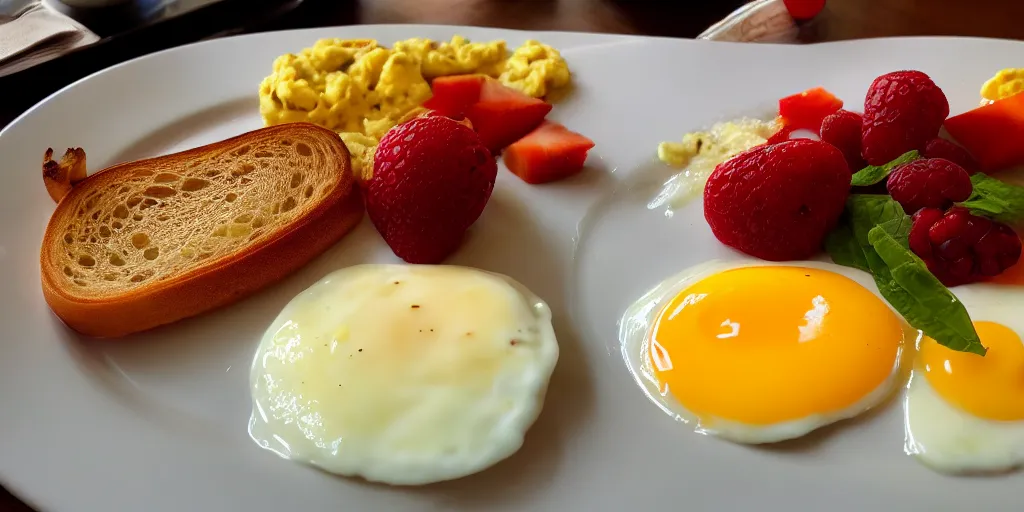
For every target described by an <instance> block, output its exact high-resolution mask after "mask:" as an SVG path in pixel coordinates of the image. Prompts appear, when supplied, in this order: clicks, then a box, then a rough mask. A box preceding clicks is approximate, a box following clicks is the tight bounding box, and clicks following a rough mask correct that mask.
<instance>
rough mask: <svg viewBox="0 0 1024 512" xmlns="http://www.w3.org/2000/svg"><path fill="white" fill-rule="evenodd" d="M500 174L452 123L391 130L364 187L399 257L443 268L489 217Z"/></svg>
mask: <svg viewBox="0 0 1024 512" xmlns="http://www.w3.org/2000/svg"><path fill="white" fill-rule="evenodd" d="M497 173H498V167H497V164H496V163H495V161H494V157H493V156H491V153H490V151H488V150H487V148H486V147H484V145H483V143H482V142H481V141H480V137H479V136H477V134H476V132H474V131H473V130H472V129H470V128H467V127H466V126H464V125H462V124H460V123H458V122H457V121H454V120H452V119H450V118H447V117H441V116H428V117H419V118H416V119H413V120H411V121H409V122H407V123H404V124H400V125H398V126H396V127H394V128H392V129H391V130H390V131H389V132H388V133H387V134H386V135H384V138H382V139H381V141H380V145H378V146H377V152H376V154H375V156H374V165H373V177H372V178H370V179H369V180H368V181H367V182H366V183H364V184H363V195H364V198H365V201H366V212H367V214H368V215H369V217H370V220H371V221H372V222H373V225H374V226H375V227H376V228H377V231H378V232H380V234H381V236H382V237H384V241H385V242H387V244H388V246H390V247H391V250H392V251H394V253H395V255H397V256H398V257H399V258H402V259H403V260H405V261H407V262H409V263H439V262H441V261H442V260H444V259H445V258H446V257H447V256H448V255H449V254H451V253H452V252H454V251H455V249H457V248H458V247H459V244H460V243H461V242H462V238H463V235H464V234H465V232H466V230H467V229H469V227H470V226H471V225H472V224H473V223H474V222H476V219H477V218H478V217H479V216H480V213H481V212H483V210H484V206H485V205H486V204H487V200H488V199H489V198H490V197H491V190H492V189H493V188H494V179H495V176H496V175H497Z"/></svg>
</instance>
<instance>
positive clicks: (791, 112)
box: [779, 87, 843, 133]
mask: <svg viewBox="0 0 1024 512" xmlns="http://www.w3.org/2000/svg"><path fill="white" fill-rule="evenodd" d="M841 108H843V100H841V99H839V98H837V97H835V96H834V95H833V94H832V93H830V92H828V91H826V90H825V89H823V88H821V87H815V88H813V89H808V90H806V91H804V92H801V93H798V94H794V95H792V96H786V97H785V98H782V99H780V100H779V118H780V119H781V121H782V125H783V126H785V127H786V128H787V129H789V130H810V131H812V132H816V133H817V132H818V130H819V129H821V122H822V121H823V120H824V119H825V118H826V117H828V116H830V115H832V114H834V113H836V112H837V111H839V109H841Z"/></svg>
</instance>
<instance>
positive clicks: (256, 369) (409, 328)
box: [249, 265, 558, 485]
mask: <svg viewBox="0 0 1024 512" xmlns="http://www.w3.org/2000/svg"><path fill="white" fill-rule="evenodd" d="M557 359H558V344H557V341H556V339H555V333H554V329H553V327H552V325H551V310H550V309H549V308H548V306H547V305H546V304H545V303H544V301H543V300H541V299H540V298H539V297H537V296H535V295H533V294H532V293H531V292H530V291H529V290H527V289H526V288H525V287H524V286H523V285H521V284H519V283H518V282H516V281H514V280H512V279H510V278H508V277H505V276H502V275H498V274H492V273H489V272H484V271H481V270H477V269H472V268H466V267H454V266H430V265H357V266H353V267H348V268H345V269H342V270H339V271H336V272H334V273H332V274H329V275H328V276H326V277H325V278H324V279H323V280H321V281H319V282H318V283H316V284H314V285H313V286H311V287H310V288H308V289H307V290H305V291H304V292H302V293H301V294H299V295H298V296H296V297H295V298H294V299H293V300H292V301H291V302H289V303H288V305H286V306H285V307H284V309H283V310H282V311H281V313H280V314H279V315H278V317H277V318H276V319H275V320H274V322H273V323H272V324H271V326H270V327H269V328H268V329H267V331H266V334H265V335H264V336H263V339H262V341H261V343H260V346H259V349H258V350H257V352H256V355H255V357H254V360H253V365H252V370H251V374H250V384H251V387H250V390H251V393H252V400H253V413H252V417H251V419H250V422H249V433H250V436H251V437H252V439H253V440H254V441H256V443H257V444H259V446H261V447H263V448H265V449H267V450H271V451H273V452H275V453H277V454H278V455H280V456H281V457H284V458H287V459H291V460H294V461H297V462H303V463H307V464H310V465H313V466H316V467H319V468H321V469H323V470H325V471H328V472H331V473H336V474H340V475H346V476H360V477H363V478H365V479H367V480H371V481H377V482H383V483H389V484H394V485H419V484H427V483H431V482H437V481H442V480H449V479H454V478H459V477H462V476H466V475H469V474H472V473H475V472H478V471H481V470H483V469H485V468H487V467H489V466H491V465H493V464H495V463H497V462H499V461H501V460H502V459H505V458H506V457H508V456H510V455H512V454H513V453H515V452H516V451H517V450H518V449H519V448H520V447H521V446H522V444H523V438H524V435H525V433H526V431H527V429H529V427H530V426H531V425H532V424H533V422H534V421H535V420H536V419H537V416H538V415H539V413H540V411H541V408H542V406H543V401H544V395H545V393H546V390H547V385H548V381H549V379H550V377H551V373H552V371H553V370H554V367H555V363H556V361H557Z"/></svg>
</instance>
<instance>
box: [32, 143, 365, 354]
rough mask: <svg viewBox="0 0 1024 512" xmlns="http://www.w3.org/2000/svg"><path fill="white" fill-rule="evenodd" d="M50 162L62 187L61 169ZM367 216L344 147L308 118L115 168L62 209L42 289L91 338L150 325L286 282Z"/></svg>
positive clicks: (53, 224) (70, 194) (43, 259)
mask: <svg viewBox="0 0 1024 512" xmlns="http://www.w3.org/2000/svg"><path fill="white" fill-rule="evenodd" d="M80 158H81V159H82V161H83V162H84V158H85V155H84V153H82V154H81V155H80ZM45 160H49V158H47V159H45ZM50 165H51V169H50V178H46V179H47V180H48V181H47V188H48V190H51V193H52V191H53V190H54V189H53V188H52V187H51V182H50V181H49V180H52V177H53V176H54V175H57V174H60V173H55V171H54V169H52V165H53V164H50ZM46 173H47V167H46V165H44V177H45V176H46ZM64 174H65V175H66V174H67V173H64ZM61 177H64V176H63V175H62V176H61ZM58 188H59V187H58ZM362 215H363V203H362V197H361V195H360V193H359V190H358V189H357V188H356V185H355V183H354V180H353V177H352V173H351V170H350V162H349V153H348V150H347V149H346V148H345V145H344V143H343V142H342V141H341V140H340V139H339V138H338V136H337V134H335V133H334V132H332V131H330V130H327V129H324V128H320V127H317V126H315V125H312V124H308V123H295V124H283V125H278V126H273V127H269V128H263V129H261V130H256V131H253V132H249V133H246V134H243V135H239V136H237V137H234V138H231V139H228V140H225V141H221V142H216V143H214V144H210V145H208V146H203V147H199V148H195V149H190V150H188V151H183V152H181V153H176V154H173V155H167V156H161V157H157V158H151V159H147V160H139V161H136V162H129V163H124V164H119V165H115V166H113V167H110V168H108V169H105V170H103V171H100V172H98V173H95V174H93V175H91V176H89V177H88V178H86V179H84V180H83V181H81V182H79V183H77V184H75V185H74V186H73V187H71V188H70V190H69V191H67V192H66V195H64V196H63V197H62V198H61V199H60V202H59V203H58V204H57V208H56V210H55V211H54V212H53V216H52V217H51V218H50V222H49V224H48V225H47V227H46V234H45V235H44V237H43V245H42V250H41V254H40V265H41V267H42V284H43V295H44V296H45V298H46V301H47V303H49V305H50V307H51V308H52V309H53V311H54V312H55V313H56V314H57V316H59V317H60V318H61V319H62V320H63V321H64V322H65V323H66V324H68V325H69V326H70V327H71V328H73V329H75V330H76V331H79V332H81V333H83V334H87V335H90V336H99V337H113V336H122V335H125V334H129V333H132V332H136V331H142V330H145V329H149V328H152V327H156V326H158V325H162V324H166V323H170V322H174V321H176V320H180V319H182V318H186V317H189V316H193V315H196V314H199V313H202V312H205V311H209V310H211V309H214V308H217V307H220V306H224V305H227V304H230V303H232V302H235V301H237V300H239V299H241V298H243V297H245V296H247V295H249V294H252V293H253V292H256V291H257V290H259V289H261V288H263V287H265V286H267V285H269V284H271V283H273V282H275V281H278V280H279V279H281V278H283V277H285V276H286V275H288V274H290V273H292V272H294V271H295V270H297V269H299V268H300V267H302V266H303V265H305V264H306V263H308V262H309V261H310V260H312V259H313V258H314V257H316V256H317V255H319V254H320V253H322V252H323V251H324V250H326V249H327V248H328V247H330V246H331V245H333V244H334V243H335V242H337V241H338V240H339V239H341V238H342V237H343V236H344V235H345V234H346V233H348V232H349V231H350V230H351V229H352V228H353V227H354V226H355V225H356V224H358V223H359V220H360V219H361V218H362Z"/></svg>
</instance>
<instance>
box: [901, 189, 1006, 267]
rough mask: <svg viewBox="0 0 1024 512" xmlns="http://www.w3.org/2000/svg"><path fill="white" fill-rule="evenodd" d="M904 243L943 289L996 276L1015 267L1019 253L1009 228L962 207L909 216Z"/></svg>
mask: <svg viewBox="0 0 1024 512" xmlns="http://www.w3.org/2000/svg"><path fill="white" fill-rule="evenodd" d="M908 243H909V244H910V248H911V249H912V250H913V251H914V254H916V255H917V256H918V257H919V258H921V259H922V260H923V261H924V262H925V263H926V264H927V265H928V270H930V271H931V273H932V274H934V275H935V277H938V278H939V280H940V281H942V282H943V284H945V285H946V286H956V285H960V284H964V283H971V282H975V281H981V280H983V279H986V278H990V277H995V276H998V275H999V274H1002V273H1003V272H1004V271H1006V269H1008V268H1010V267H1012V266H1014V265H1016V264H1017V261H1019V260H1020V252H1021V241H1020V237H1019V236H1018V235H1017V233H1014V231H1013V229H1011V228H1010V227H1009V226H1007V225H1006V224H1002V223H999V222H996V221H992V220H989V219H986V218H984V217H979V216H977V215H974V214H972V213H971V212H970V211H969V210H968V209H966V208H963V207H957V208H952V209H950V210H945V211H944V209H940V208H922V209H921V210H919V211H918V212H917V213H915V214H914V216H913V227H911V228H910V234H909V235H908Z"/></svg>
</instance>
